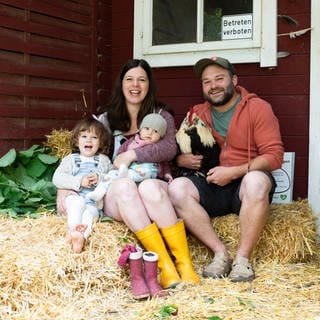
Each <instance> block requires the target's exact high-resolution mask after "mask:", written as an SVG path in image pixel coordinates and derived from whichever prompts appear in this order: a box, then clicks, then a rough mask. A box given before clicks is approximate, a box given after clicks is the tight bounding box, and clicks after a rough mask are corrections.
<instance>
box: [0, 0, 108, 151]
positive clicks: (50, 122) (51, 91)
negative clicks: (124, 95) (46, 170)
mask: <svg viewBox="0 0 320 320" xmlns="http://www.w3.org/2000/svg"><path fill="white" fill-rule="evenodd" d="M110 3H111V1H109V0H104V1H103V0H99V1H96V0H72V1H69V0H54V1H52V0H38V1H37V0H30V1H26V0H8V1H5V0H4V1H2V0H1V1H0V140H1V144H0V154H4V153H5V152H6V151H8V149H10V148H17V149H24V148H27V147H29V146H30V145H31V144H33V143H40V142H42V141H43V140H44V137H45V135H46V134H49V133H50V132H51V130H52V129H53V128H71V127H72V126H73V124H74V122H75V119H77V118H79V117H81V116H82V115H83V113H84V110H85V105H87V107H88V108H87V109H88V112H92V111H93V109H95V107H96V105H97V104H100V103H101V102H103V101H104V100H105V99H106V96H108V95H109V93H110V86H111V78H110V77H109V74H110V70H111V64H110V60H111V50H110V47H111V35H110V29H111V7H110ZM82 90H83V92H84V93H83V94H84V97H85V98H83V96H82Z"/></svg>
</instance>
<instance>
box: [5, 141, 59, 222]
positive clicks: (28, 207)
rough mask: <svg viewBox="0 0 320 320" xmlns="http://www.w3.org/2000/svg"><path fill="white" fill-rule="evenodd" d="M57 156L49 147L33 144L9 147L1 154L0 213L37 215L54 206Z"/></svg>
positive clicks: (52, 208) (18, 215)
mask: <svg viewBox="0 0 320 320" xmlns="http://www.w3.org/2000/svg"><path fill="white" fill-rule="evenodd" d="M58 163H59V157H56V156H52V155H50V148H48V147H42V146H39V145H33V146H32V147H30V148H29V149H27V150H23V151H19V152H17V151H16V150H15V149H11V150H9V151H8V152H7V153H6V154H5V155H4V156H3V157H1V158H0V214H1V215H9V216H11V217H14V218H20V217H25V216H30V217H36V216H38V215H39V214H41V212H43V211H50V210H54V209H55V198H56V188H55V186H54V185H53V183H52V182H51V179H52V175H53V173H54V171H55V169H56V167H57V165H58Z"/></svg>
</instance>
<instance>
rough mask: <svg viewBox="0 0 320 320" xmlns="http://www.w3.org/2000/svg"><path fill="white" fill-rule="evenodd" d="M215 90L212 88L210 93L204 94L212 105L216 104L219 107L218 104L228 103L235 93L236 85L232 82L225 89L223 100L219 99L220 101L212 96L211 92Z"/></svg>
mask: <svg viewBox="0 0 320 320" xmlns="http://www.w3.org/2000/svg"><path fill="white" fill-rule="evenodd" d="M212 92H213V91H212V90H210V91H209V92H208V94H204V98H205V99H206V100H207V101H208V102H209V103H210V104H211V105H212V106H215V107H218V106H223V105H225V104H226V103H228V102H229V101H230V100H231V99H232V97H233V95H234V85H233V84H232V83H230V84H229V85H228V86H227V88H226V89H225V90H224V95H223V97H222V99H221V100H218V101H214V100H213V99H211V98H210V93H212Z"/></svg>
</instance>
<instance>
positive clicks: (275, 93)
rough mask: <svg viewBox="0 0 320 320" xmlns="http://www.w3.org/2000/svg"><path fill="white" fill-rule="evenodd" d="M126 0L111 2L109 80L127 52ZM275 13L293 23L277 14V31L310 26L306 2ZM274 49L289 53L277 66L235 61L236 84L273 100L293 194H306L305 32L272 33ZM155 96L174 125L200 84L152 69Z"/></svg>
mask: <svg viewBox="0 0 320 320" xmlns="http://www.w3.org/2000/svg"><path fill="white" fill-rule="evenodd" d="M133 2H134V1H132V0H123V1H116V0H114V1H112V21H113V22H112V66H113V79H114V77H115V75H116V73H117V72H118V70H119V66H120V65H121V64H122V63H123V62H124V61H125V60H126V59H127V58H130V57H131V56H132V52H133V51H132V43H133V10H134V9H133ZM278 13H279V14H283V15H289V16H290V17H292V18H294V19H295V20H297V21H298V22H299V25H298V26H293V25H290V24H289V23H288V22H287V21H285V20H283V19H279V21H278V31H279V33H286V32H290V31H294V30H298V29H303V28H307V27H309V26H310V1H302V0H281V1H278ZM278 39H279V40H278V50H279V51H288V52H290V56H289V57H287V58H283V59H279V60H278V67H276V68H274V69H261V68H260V67H259V64H242V65H236V66H235V67H236V70H237V73H238V75H239V81H240V84H241V85H243V86H245V87H247V89H249V90H250V91H251V92H255V93H257V94H258V95H260V96H261V97H262V98H264V99H266V100H267V101H269V102H270V103H271V104H272V105H273V109H274V112H275V113H276V115H277V117H278V118H279V121H280V125H281V132H282V136H283V141H284V144H285V149H286V151H294V152H295V153H296V165H295V177H294V197H295V198H297V197H302V198H305V197H307V184H308V144H309V137H308V135H309V130H308V129H309V121H308V117H309V55H310V49H309V46H310V36H309V34H306V35H304V36H300V37H298V38H296V39H289V37H288V36H286V37H279V38H278ZM155 76H156V80H157V86H158V95H159V98H160V99H161V100H163V101H165V102H167V103H169V104H170V105H171V106H172V107H173V108H174V110H175V113H176V120H177V125H179V123H180V121H181V119H182V117H183V115H184V114H185V112H186V110H187V109H188V108H189V106H191V105H193V104H195V103H199V102H200V101H202V94H201V87H200V83H199V81H198V79H197V78H196V77H195V75H194V74H193V71H192V67H176V68H158V69H155Z"/></svg>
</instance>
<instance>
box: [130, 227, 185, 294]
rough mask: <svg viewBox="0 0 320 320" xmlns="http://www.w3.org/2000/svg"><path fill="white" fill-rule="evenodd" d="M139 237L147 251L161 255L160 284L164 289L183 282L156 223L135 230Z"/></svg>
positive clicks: (159, 265) (159, 261)
mask: <svg viewBox="0 0 320 320" xmlns="http://www.w3.org/2000/svg"><path fill="white" fill-rule="evenodd" d="M135 234H136V236H137V238H138V239H139V241H140V242H141V244H142V245H143V246H144V248H145V249H146V250H147V251H153V252H156V253H157V254H158V256H159V260H158V267H159V269H160V284H161V286H162V287H163V288H164V289H167V288H174V287H175V286H177V285H178V284H179V283H180V282H181V278H180V276H179V274H178V272H177V270H176V267H175V265H174V263H173V262H172V260H171V258H170V256H169V254H168V251H167V248H166V245H165V243H164V241H163V239H162V236H161V234H160V232H159V229H158V227H157V226H156V224H154V223H152V224H150V225H149V226H147V227H146V228H144V229H142V230H140V231H137V232H135Z"/></svg>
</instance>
